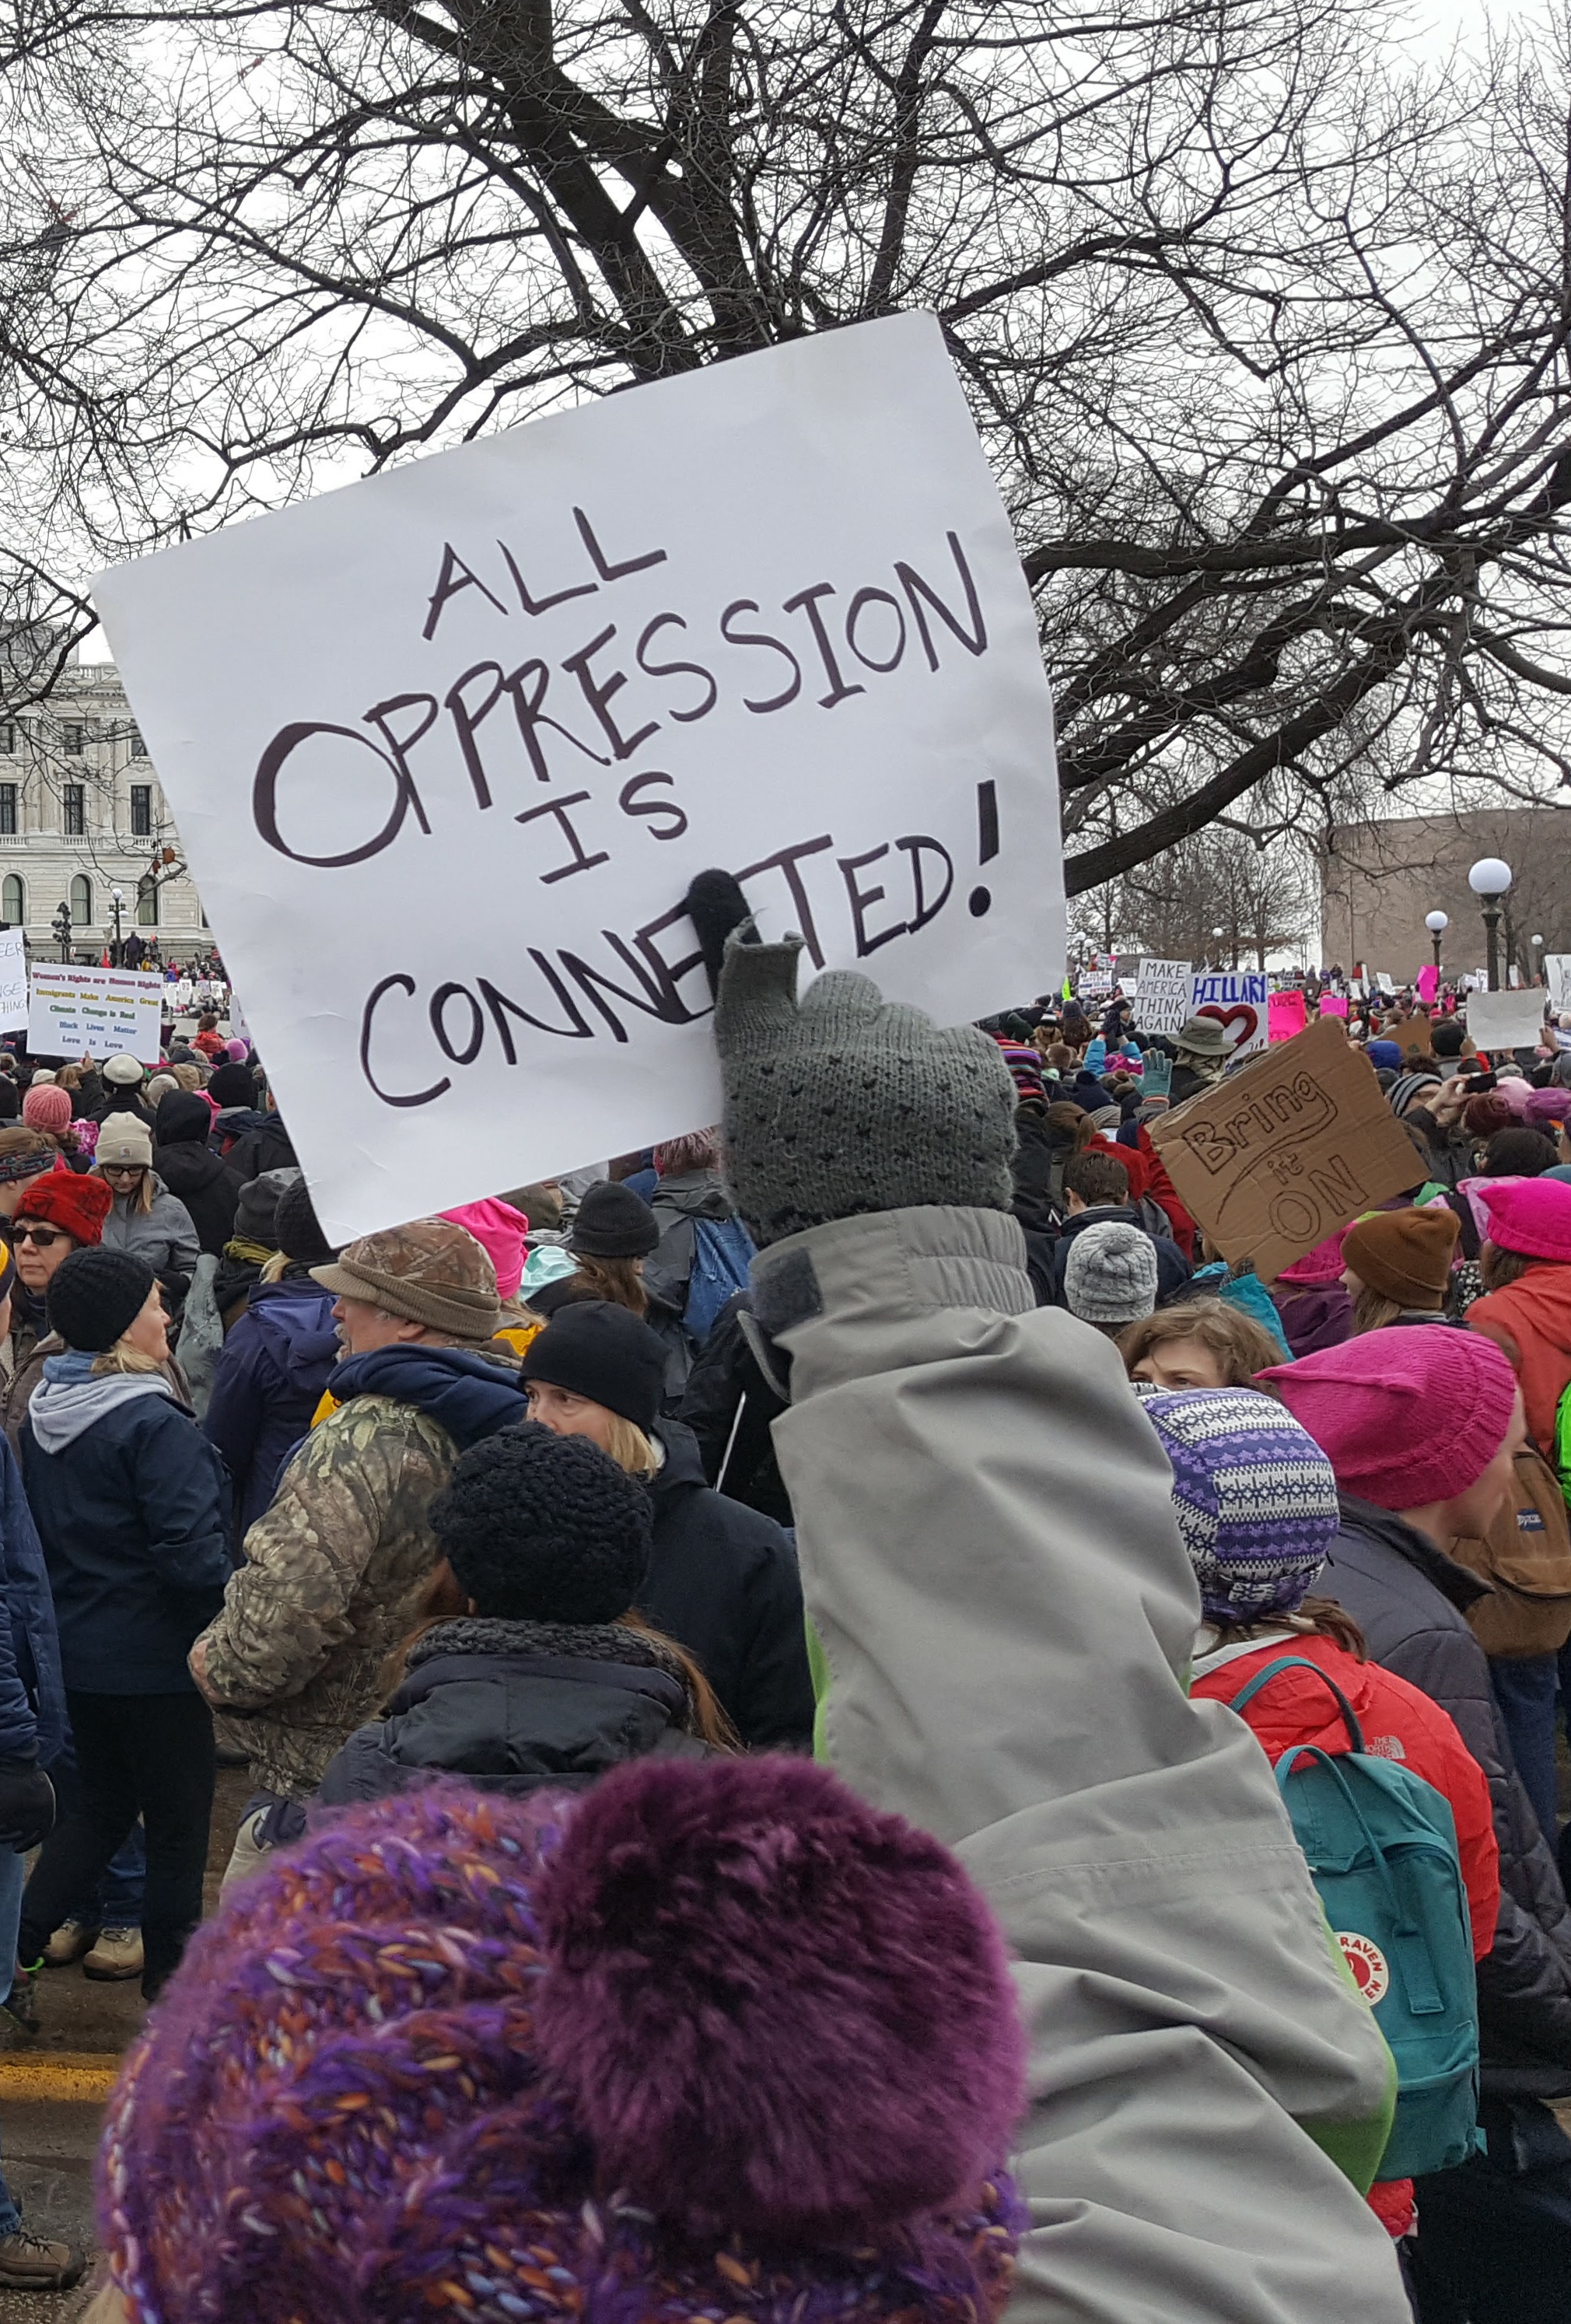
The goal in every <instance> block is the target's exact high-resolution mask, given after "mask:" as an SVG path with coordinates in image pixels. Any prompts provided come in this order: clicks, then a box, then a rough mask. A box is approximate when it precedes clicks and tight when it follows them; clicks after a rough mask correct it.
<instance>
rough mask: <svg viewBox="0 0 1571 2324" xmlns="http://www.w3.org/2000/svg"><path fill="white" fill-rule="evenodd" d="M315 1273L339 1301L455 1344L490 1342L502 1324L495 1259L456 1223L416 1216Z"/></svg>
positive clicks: (365, 1239)
mask: <svg viewBox="0 0 1571 2324" xmlns="http://www.w3.org/2000/svg"><path fill="white" fill-rule="evenodd" d="M310 1272H311V1280H312V1281H313V1282H314V1283H319V1284H320V1285H321V1286H322V1288H323V1290H324V1291H331V1292H333V1293H335V1294H336V1295H337V1297H338V1298H340V1299H363V1300H365V1303H366V1305H368V1306H371V1307H381V1308H384V1309H385V1310H386V1312H387V1313H388V1314H390V1315H402V1316H405V1317H406V1318H407V1319H408V1321H409V1322H410V1323H424V1324H425V1325H426V1327H427V1329H428V1330H430V1331H432V1332H445V1333H447V1334H448V1338H449V1339H454V1340H473V1341H476V1342H480V1341H482V1340H489V1339H490V1338H492V1336H493V1335H494V1333H495V1331H496V1328H497V1326H498V1324H499V1323H501V1321H502V1308H501V1304H500V1302H499V1301H498V1299H497V1296H496V1269H495V1268H494V1267H493V1266H492V1264H491V1258H490V1254H489V1253H488V1252H487V1251H485V1250H482V1248H481V1246H480V1245H479V1244H478V1243H477V1242H476V1240H475V1238H474V1236H473V1235H472V1234H468V1233H467V1232H466V1231H465V1230H464V1228H462V1227H459V1226H455V1225H454V1224H453V1222H452V1221H451V1220H450V1219H411V1221H410V1222H409V1224H408V1225H407V1226H402V1227H388V1228H386V1229H384V1231H383V1232H382V1233H381V1234H371V1235H362V1236H361V1238H360V1240H359V1241H358V1242H352V1243H351V1244H350V1245H349V1248H348V1250H347V1251H345V1253H344V1255H343V1257H342V1258H341V1259H335V1260H334V1261H333V1263H332V1265H331V1266H330V1267H313V1268H311V1270H310Z"/></svg>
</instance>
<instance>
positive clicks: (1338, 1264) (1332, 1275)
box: [1277, 1227, 1346, 1291]
mask: <svg viewBox="0 0 1571 2324" xmlns="http://www.w3.org/2000/svg"><path fill="white" fill-rule="evenodd" d="M1345 1232H1346V1229H1345V1227H1339V1228H1338V1229H1337V1231H1336V1232H1335V1234H1334V1235H1327V1236H1326V1240H1325V1241H1324V1242H1317V1244H1316V1245H1315V1248H1314V1250H1307V1251H1306V1252H1305V1253H1304V1256H1303V1258H1302V1259H1294V1261H1293V1263H1292V1265H1291V1266H1290V1267H1284V1268H1283V1269H1282V1271H1281V1273H1280V1275H1279V1276H1278V1277H1277V1281H1278V1282H1279V1283H1290V1284H1291V1285H1292V1286H1294V1288H1295V1289H1296V1290H1300V1291H1301V1290H1303V1289H1304V1288H1305V1287H1306V1286H1308V1285H1311V1284H1318V1283H1340V1282H1341V1280H1342V1264H1343V1261H1342V1238H1343V1235H1344V1234H1345Z"/></svg>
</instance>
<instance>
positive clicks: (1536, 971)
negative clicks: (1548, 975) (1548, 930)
mask: <svg viewBox="0 0 1571 2324" xmlns="http://www.w3.org/2000/svg"><path fill="white" fill-rule="evenodd" d="M1528 942H1529V944H1530V945H1532V947H1533V982H1534V983H1535V984H1542V982H1543V981H1544V939H1543V937H1542V936H1529V938H1528Z"/></svg>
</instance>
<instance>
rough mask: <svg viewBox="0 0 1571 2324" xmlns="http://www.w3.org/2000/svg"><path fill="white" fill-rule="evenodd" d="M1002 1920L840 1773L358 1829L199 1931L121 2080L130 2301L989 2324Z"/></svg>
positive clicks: (1004, 2117) (1004, 2265) (118, 2245)
mask: <svg viewBox="0 0 1571 2324" xmlns="http://www.w3.org/2000/svg"><path fill="white" fill-rule="evenodd" d="M1022 2100H1023V2042H1022V2037H1021V2028H1020V2024H1019V2019H1018V2016H1017V2014H1016V2010H1015V2004H1014V1996H1013V1989H1012V1980H1011V1977H1010V1970H1009V1964H1008V1960H1007V1957H1006V1955H1005V1951H1004V1948H1003V1941H1002V1939H1001V1938H1000V1935H999V1932H998V1930H997V1927H996V1925H995V1924H994V1923H993V1918H992V1915H991V1914H990V1913H989V1911H988V1908H987V1906H986V1905H985V1904H984V1902H983V1900H982V1898H981V1897H980V1895H978V1894H977V1892H976V1890H975V1888H974V1887H973V1886H972V1885H971V1883H970V1881H969V1880H968V1878H967V1877H966V1874H965V1872H964V1871H963V1870H962V1869H961V1867H960V1866H959V1865H958V1863H957V1862H956V1859H955V1858H953V1857H952V1856H951V1855H950V1854H949V1853H948V1851H947V1849H944V1848H942V1847H941V1846H940V1845H939V1844H938V1841H937V1840H932V1839H930V1838H929V1836H928V1835H927V1834H926V1833H924V1832H919V1831H916V1830H914V1829H913V1827H912V1826H910V1824H907V1823H904V1822H902V1821H901V1820H900V1819H899V1818H898V1817H895V1816H888V1815H880V1814H878V1813H876V1812H874V1811H873V1809H871V1808H869V1807H867V1806H866V1805H864V1803H862V1802H861V1801H860V1800H858V1799H856V1798H855V1795H854V1794H852V1793H851V1792H849V1791H848V1790H847V1789H846V1786H845V1785H844V1784H842V1783H841V1782H840V1781H839V1780H838V1778H837V1777H836V1776H835V1775H832V1774H830V1772H829V1771H828V1770H827V1768H824V1767H819V1766H815V1765H814V1764H813V1763H812V1762H811V1761H809V1760H801V1759H793V1758H788V1757H785V1756H783V1755H781V1756H780V1757H760V1758H756V1759H716V1760H712V1761H709V1762H707V1763H705V1764H702V1765H695V1764H693V1763H690V1762H680V1761H674V1760H656V1759H652V1758H651V1759H640V1760H634V1761H633V1762H632V1763H631V1764H630V1765H629V1766H624V1767H621V1768H618V1769H615V1770H614V1771H613V1772H612V1773H611V1774H610V1775H605V1776H604V1777H603V1778H602V1779H601V1781H600V1782H599V1783H598V1784H596V1785H595V1787H594V1788H593V1789H592V1790H591V1791H589V1792H588V1793H587V1794H583V1795H582V1797H581V1799H579V1800H578V1802H576V1803H574V1802H568V1801H566V1800H564V1799H562V1798H560V1797H557V1798H554V1799H553V1798H551V1797H550V1796H549V1795H546V1794H535V1795H534V1796H533V1797H532V1798H531V1799H529V1800H526V1801H518V1800H508V1799H505V1798H501V1797H497V1796H495V1795H492V1794H480V1793H477V1792H475V1791H473V1790H470V1789H468V1788H467V1787H465V1786H459V1785H457V1784H430V1785H427V1786H424V1787H422V1788H421V1789H420V1790H419V1791H416V1792H412V1793H408V1794H404V1795H403V1796H402V1797H400V1798H395V1799H391V1800H386V1801H384V1802H382V1803H378V1804H377V1805H376V1806H374V1807H370V1808H354V1809H350V1810H347V1812H344V1813H342V1814H340V1815H336V1816H334V1817H333V1818H332V1819H331V1821H327V1822H324V1823H323V1824H322V1826H321V1827H320V1828H319V1830H318V1831H316V1832H315V1833H313V1834H312V1835H311V1836H310V1838H308V1839H307V1840H304V1841H303V1842H302V1843H301V1844H300V1846H299V1847H297V1848H294V1849H285V1850H282V1851H280V1853H279V1854H278V1855H277V1856H276V1857H275V1858H273V1860H272V1861H271V1862H270V1863H269V1864H268V1865H267V1867H265V1868H264V1869H263V1870H261V1871H259V1872H257V1873H254V1875H253V1876H252V1877H250V1878H249V1879H248V1880H246V1881H245V1883H244V1884H243V1885H242V1886H240V1887H238V1888H237V1889H236V1890H235V1891H234V1892H233V1893H232V1895H231V1896H230V1898H229V1900H228V1902H227V1903H226V1904H225V1905H224V1906H222V1907H221V1908H220V1911H219V1913H218V1915H217V1919H216V1920H215V1921H212V1922H209V1923H208V1924H207V1926H206V1927H204V1928H203V1929H201V1930H200V1931H199V1932H198V1933H197V1935H196V1936H195V1937H194V1938H193V1939H192V1941H191V1943H190V1946H189V1949H188V1951H187V1955H186V1959H185V1961H184V1963H183V1965H182V1967H181V1968H180V1971H179V1972H178V1974H177V1975H176V1976H175V1978H173V1979H172V1980H171V1984H170V1986H169V1987H168V1988H167V1989H166V1991H165V1994H164V1996H163V1998H162V2000H161V2002H160V2003H159V2005H158V2006H157V2008H156V2009H155V2010H154V2011H153V2013H152V2016H151V2018H150V2019H149V2021H148V2023H147V2025H146V2028H145V2029H144V2031H143V2035H142V2037H141V2039H140V2041H139V2042H138V2043H136V2045H135V2047H134V2049H133V2051H132V2052H131V2054H130V2057H129V2058H128V2060H127V2062H126V2065H125V2070H124V2072H123V2075H122V2078H121V2081H120V2084H119V2088H118V2089H117V2091H116V2096H115V2098H114V2099H113V2100H112V2102H111V2105H110V2108H109V2116H108V2126H107V2130H106V2137H105V2143H104V2148H103V2152H102V2156H101V2162H100V2174H99V2194H98V2213H99V2224H100V2230H101V2235H102V2240H103V2243H104V2246H105V2248H106V2251H107V2253H108V2255H109V2264H110V2269H111V2273H112V2276H113V2280H114V2282H115V2284H116V2287H117V2289H118V2290H119V2292H121V2293H122V2295H123V2297H124V2298H125V2301H126V2303H127V2306H128V2309H129V2311H130V2314H131V2316H132V2318H133V2319H135V2324H226V2319H240V2318H244V2319H245V2324H297V2319H302V2318H310V2319H313V2324H314V2320H315V2319H331V2324H427V2319H430V2318H431V2317H432V2316H433V2315H435V2314H438V2313H441V2314H443V2315H451V2316H457V2315H460V2314H461V2315H462V2316H463V2318H464V2319H466V2324H529V2319H538V2324H578V2319H590V2318H592V2319H596V2324H645V2319H660V2324H706V2319H716V2318H733V2317H735V2318H741V2319H746V2324H993V2319H996V2318H997V2316H998V2315H999V2313H1000V2311H1001V2310H1002V2309H1003V2304H1004V2301H1006V2299H1007V2298H1008V2294H1009V2290H1010V2283H1011V2276H1012V2254H1013V2250H1014V2245H1015V2241H1016V2238H1017V2236H1018V2235H1019V2233H1020V2232H1021V2227H1023V2225H1024V2214H1023V2212H1022V2211H1021V2207H1020V2206H1019V2204H1018V2203H1017V2202H1016V2200H1015V2198H1014V2195H1013V2192H1012V2189H1011V2187H1010V2184H1009V2181H1007V2179H1005V2178H1004V2177H1003V2175H1002V2172H1001V2171H1000V2169H999V2165H1000V2163H1001V2162H1002V2158H1003V2155H1004V2153H1006V2151H1007V2148H1008V2144H1009V2140H1010V2136H1011V2133H1012V2127H1013V2124H1014V2120H1015V2118H1016V2116H1017V2113H1018V2110H1019V2108H1020V2107H1021V2103H1022Z"/></svg>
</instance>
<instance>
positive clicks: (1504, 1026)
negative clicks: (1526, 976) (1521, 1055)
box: [1467, 986, 1544, 1049]
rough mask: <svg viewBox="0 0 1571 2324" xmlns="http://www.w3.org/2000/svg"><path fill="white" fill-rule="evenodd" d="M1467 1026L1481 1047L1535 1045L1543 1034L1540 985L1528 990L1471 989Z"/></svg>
mask: <svg viewBox="0 0 1571 2324" xmlns="http://www.w3.org/2000/svg"><path fill="white" fill-rule="evenodd" d="M1467 1029H1468V1031H1469V1032H1470V1033H1471V1034H1472V1036H1473V1038H1474V1042H1475V1043H1476V1045H1477V1047H1479V1048H1481V1049H1532V1048H1536V1047H1538V1045H1539V1041H1540V1040H1542V1038H1543V1036H1544V994H1543V990H1542V988H1541V987H1534V986H1529V988H1528V990H1527V991H1525V992H1485V991H1478V992H1470V993H1469V994H1468V996H1467Z"/></svg>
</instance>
